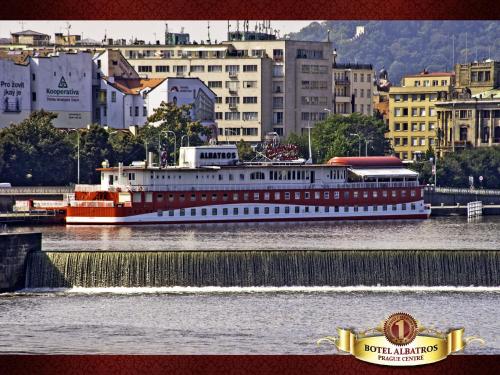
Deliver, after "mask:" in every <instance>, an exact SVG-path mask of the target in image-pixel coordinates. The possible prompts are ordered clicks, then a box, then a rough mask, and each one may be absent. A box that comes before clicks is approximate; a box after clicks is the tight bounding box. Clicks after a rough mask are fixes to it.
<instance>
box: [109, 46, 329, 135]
mask: <svg viewBox="0 0 500 375" xmlns="http://www.w3.org/2000/svg"><path fill="white" fill-rule="evenodd" d="M119 50H120V51H121V52H122V53H123V54H124V56H125V57H126V58H127V59H128V61H129V63H130V64H131V65H132V66H133V67H134V68H135V69H136V70H137V71H138V73H139V74H140V75H141V76H142V77H148V78H164V77H169V76H175V77H197V78H199V79H201V80H202V81H203V82H205V84H207V86H208V87H209V88H210V89H211V90H213V91H214V92H215V93H216V95H217V99H216V108H215V112H216V120H217V123H218V128H219V136H220V137H219V139H223V140H227V141H233V142H234V141H238V140H240V139H244V140H246V141H250V142H259V141H261V140H262V139H263V138H264V137H265V135H266V134H267V133H269V132H275V133H277V134H278V135H280V136H283V137H286V136H287V135H289V134H291V133H301V132H303V131H304V129H306V128H307V127H308V126H312V125H313V124H314V123H315V122H317V121H321V120H324V119H325V118H326V113H327V111H325V110H324V109H325V108H330V107H331V106H330V105H329V103H332V88H331V72H330V70H329V67H330V66H331V60H330V55H331V53H330V45H329V43H323V42H299V41H291V40H240V41H231V42H227V43H222V44H204V45H203V44H198V45H195V44H187V45H185V44H183V45H172V46H124V47H119Z"/></svg>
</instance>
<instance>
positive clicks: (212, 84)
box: [208, 81, 222, 89]
mask: <svg viewBox="0 0 500 375" xmlns="http://www.w3.org/2000/svg"><path fill="white" fill-rule="evenodd" d="M208 87H210V88H211V89H214V88H222V81H208Z"/></svg>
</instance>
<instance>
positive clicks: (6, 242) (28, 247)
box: [0, 233, 42, 293]
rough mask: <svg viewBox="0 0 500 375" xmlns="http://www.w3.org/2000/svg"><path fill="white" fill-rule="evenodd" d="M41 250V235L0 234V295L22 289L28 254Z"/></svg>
mask: <svg viewBox="0 0 500 375" xmlns="http://www.w3.org/2000/svg"><path fill="white" fill-rule="evenodd" d="M41 250H42V234H41V233H19V234H0V293H1V292H11V291H14V290H17V289H22V288H24V281H25V277H26V264H27V257H28V254H30V253H32V252H35V251H41Z"/></svg>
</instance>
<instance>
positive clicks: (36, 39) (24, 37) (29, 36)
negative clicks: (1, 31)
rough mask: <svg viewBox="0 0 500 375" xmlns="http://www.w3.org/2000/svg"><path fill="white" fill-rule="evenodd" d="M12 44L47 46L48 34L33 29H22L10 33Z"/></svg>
mask: <svg viewBox="0 0 500 375" xmlns="http://www.w3.org/2000/svg"><path fill="white" fill-rule="evenodd" d="M10 35H11V38H12V44H21V45H22V44H25V45H29V46H47V45H48V44H49V42H50V36H49V35H47V34H42V33H39V32H37V31H33V30H23V31H19V32H17V33H11V34H10Z"/></svg>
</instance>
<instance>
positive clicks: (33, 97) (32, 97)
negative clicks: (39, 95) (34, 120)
mask: <svg viewBox="0 0 500 375" xmlns="http://www.w3.org/2000/svg"><path fill="white" fill-rule="evenodd" d="M31 100H32V101H34V102H36V92H32V93H31Z"/></svg>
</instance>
